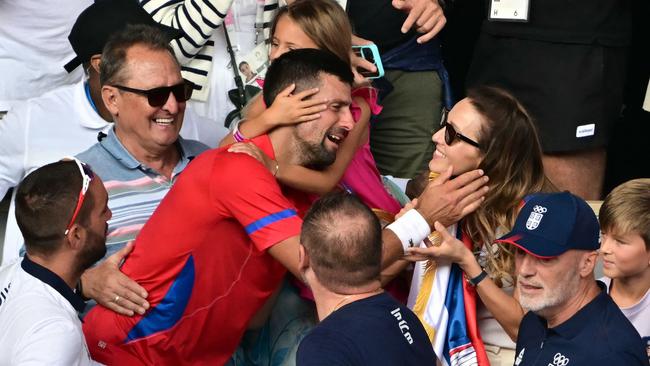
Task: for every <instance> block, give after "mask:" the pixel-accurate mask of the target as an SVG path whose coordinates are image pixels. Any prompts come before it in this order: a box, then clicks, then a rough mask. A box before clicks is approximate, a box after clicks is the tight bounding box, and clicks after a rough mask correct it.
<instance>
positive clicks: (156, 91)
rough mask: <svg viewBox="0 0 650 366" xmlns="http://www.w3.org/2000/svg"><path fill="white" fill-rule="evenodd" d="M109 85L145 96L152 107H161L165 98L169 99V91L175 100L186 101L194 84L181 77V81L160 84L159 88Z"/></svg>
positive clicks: (165, 100)
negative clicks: (145, 88) (169, 84)
mask: <svg viewBox="0 0 650 366" xmlns="http://www.w3.org/2000/svg"><path fill="white" fill-rule="evenodd" d="M111 86H113V87H115V88H118V89H120V90H123V91H126V92H129V93H135V94H140V95H144V96H145V97H147V101H148V102H149V105H150V106H152V107H162V106H163V105H165V103H167V99H169V93H173V94H174V98H176V100H177V101H179V102H186V101H188V100H189V99H190V98H191V97H192V91H194V84H193V83H192V82H191V81H189V80H185V79H183V82H181V83H178V84H176V85H172V86H161V87H159V88H153V89H149V90H142V89H135V88H129V87H128V86H124V85H117V84H116V85H111Z"/></svg>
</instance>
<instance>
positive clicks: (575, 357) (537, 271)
mask: <svg viewBox="0 0 650 366" xmlns="http://www.w3.org/2000/svg"><path fill="white" fill-rule="evenodd" d="M599 231H600V229H599V226H598V220H597V219H596V216H595V215H594V213H593V211H592V209H591V208H590V207H589V206H588V205H587V203H586V202H585V201H583V200H582V199H580V198H578V197H576V196H574V195H572V194H571V193H568V192H564V193H551V194H534V195H531V196H528V197H527V202H526V204H525V206H524V207H523V208H522V210H521V212H520V213H519V216H518V217H517V221H516V222H515V226H514V228H513V230H512V232H510V233H509V234H507V235H506V236H504V237H503V238H502V239H500V240H499V241H500V242H503V243H508V244H512V245H515V246H517V250H516V253H515V267H516V273H517V288H518V291H519V302H520V303H521V305H522V307H523V308H525V309H528V310H530V311H529V312H528V313H527V314H526V315H525V316H524V319H523V320H522V322H521V325H520V327H519V334H518V337H517V351H516V353H517V358H516V359H515V366H528V365H543V366H547V365H549V366H572V365H648V358H647V356H646V355H645V348H644V345H643V343H642V342H641V337H640V336H639V334H638V333H637V331H636V330H635V329H634V327H633V326H632V324H630V322H629V321H628V320H627V319H626V318H625V316H624V315H623V313H621V311H620V310H619V308H618V306H616V304H615V303H614V301H612V299H611V298H610V297H609V296H608V295H607V292H606V291H604V286H603V284H602V283H599V282H596V280H595V278H594V273H593V271H594V265H595V264H596V259H597V256H598V255H597V252H596V251H597V250H598V248H599Z"/></svg>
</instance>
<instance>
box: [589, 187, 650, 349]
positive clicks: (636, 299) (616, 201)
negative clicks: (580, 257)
mask: <svg viewBox="0 0 650 366" xmlns="http://www.w3.org/2000/svg"><path fill="white" fill-rule="evenodd" d="M600 226H601V230H602V241H601V245H600V254H601V255H602V259H603V271H604V273H605V276H606V277H603V278H602V279H601V281H603V282H605V284H607V286H608V290H609V294H610V296H611V297H612V299H613V300H614V302H616V304H617V305H618V306H619V307H620V308H621V310H622V311H623V314H625V316H626V317H627V318H628V319H629V320H630V322H632V324H633V325H634V327H635V328H636V330H637V331H638V332H639V334H640V335H641V337H642V338H643V340H644V341H645V342H646V345H647V348H646V351H647V352H648V357H649V358H650V291H648V289H649V288H650V179H635V180H631V181H628V182H626V183H623V184H621V185H620V186H618V187H616V188H615V189H614V190H613V191H612V192H611V193H610V194H609V195H607V197H606V198H605V202H604V203H603V206H602V208H601V209H600Z"/></svg>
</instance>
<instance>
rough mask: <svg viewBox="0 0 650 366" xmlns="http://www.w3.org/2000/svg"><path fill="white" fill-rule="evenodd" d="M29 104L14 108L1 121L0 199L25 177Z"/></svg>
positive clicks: (21, 104)
mask: <svg viewBox="0 0 650 366" xmlns="http://www.w3.org/2000/svg"><path fill="white" fill-rule="evenodd" d="M30 110H31V109H30V108H29V102H26V103H20V104H19V105H16V106H14V107H13V108H12V109H11V110H10V111H9V113H7V114H6V115H5V116H4V118H3V119H1V120H0V199H2V197H4V196H5V194H6V193H7V191H8V190H9V188H11V187H15V186H16V185H18V183H20V181H21V180H22V179H23V177H24V175H25V159H26V156H25V154H26V146H27V141H26V140H27V130H28V128H29V118H30Z"/></svg>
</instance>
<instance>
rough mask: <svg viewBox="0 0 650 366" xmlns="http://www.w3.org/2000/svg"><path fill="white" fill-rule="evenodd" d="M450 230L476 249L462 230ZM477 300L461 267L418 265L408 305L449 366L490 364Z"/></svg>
mask: <svg viewBox="0 0 650 366" xmlns="http://www.w3.org/2000/svg"><path fill="white" fill-rule="evenodd" d="M448 230H450V233H453V232H454V231H456V237H457V238H460V239H461V240H462V241H463V243H464V244H465V245H466V246H467V247H468V248H470V249H471V248H472V242H471V241H470V240H469V238H468V237H467V236H466V235H463V234H461V230H460V229H457V228H456V227H454V226H452V227H450V228H448ZM422 245H424V244H422ZM476 296H477V295H476V290H475V289H474V288H473V287H472V286H470V285H469V284H468V283H467V281H465V280H464V279H463V271H462V270H461V269H460V267H458V265H457V264H453V263H433V262H429V263H424V262H420V263H417V264H416V267H415V271H414V273H413V282H412V283H411V292H410V295H409V302H408V305H409V307H410V308H411V309H413V312H414V313H415V314H416V315H417V316H418V318H419V319H420V321H421V322H422V325H423V326H424V329H425V330H426V332H427V335H428V336H429V340H430V341H431V344H432V346H433V350H434V351H435V353H436V355H437V356H438V359H439V360H440V362H441V364H443V365H445V366H460V365H463V366H469V365H478V366H485V365H489V364H490V362H489V361H488V358H487V355H486V353H485V348H484V346H483V341H482V340H481V336H480V334H479V331H478V325H477V317H476Z"/></svg>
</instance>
